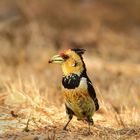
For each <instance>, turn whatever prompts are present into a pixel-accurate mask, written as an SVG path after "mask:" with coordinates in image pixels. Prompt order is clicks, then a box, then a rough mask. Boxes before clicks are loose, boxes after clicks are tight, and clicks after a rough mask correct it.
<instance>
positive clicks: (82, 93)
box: [49, 48, 99, 132]
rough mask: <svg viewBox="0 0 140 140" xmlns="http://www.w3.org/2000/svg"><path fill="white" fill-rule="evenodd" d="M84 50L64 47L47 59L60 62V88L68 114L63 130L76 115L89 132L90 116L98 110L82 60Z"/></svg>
mask: <svg viewBox="0 0 140 140" xmlns="http://www.w3.org/2000/svg"><path fill="white" fill-rule="evenodd" d="M85 51H86V50H85V49H82V48H72V49H65V50H63V51H61V52H60V53H58V54H57V55H54V56H53V57H52V58H50V60H49V63H56V64H61V67H62V72H63V77H62V84H61V85H62V88H61V90H62V95H63V97H64V100H65V108H66V113H67V115H68V121H67V123H66V124H65V126H64V127H63V130H67V126H68V124H69V123H70V121H71V120H72V118H73V116H76V117H77V120H83V121H86V122H87V123H88V126H89V127H88V130H89V132H90V127H91V125H93V124H94V121H93V118H92V117H93V115H94V113H95V111H97V110H99V103H98V99H97V97H96V92H95V89H94V87H93V84H92V82H91V80H90V79H89V77H88V75H87V70H86V65H85V63H84V60H83V54H84V53H85Z"/></svg>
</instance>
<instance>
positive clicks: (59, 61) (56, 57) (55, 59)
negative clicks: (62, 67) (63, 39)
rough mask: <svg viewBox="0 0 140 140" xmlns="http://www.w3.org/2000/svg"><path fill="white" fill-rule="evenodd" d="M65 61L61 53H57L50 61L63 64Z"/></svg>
mask: <svg viewBox="0 0 140 140" xmlns="http://www.w3.org/2000/svg"><path fill="white" fill-rule="evenodd" d="M63 62H64V59H63V58H62V57H61V56H60V55H55V56H53V57H52V58H51V59H50V60H49V63H58V64H61V63H63Z"/></svg>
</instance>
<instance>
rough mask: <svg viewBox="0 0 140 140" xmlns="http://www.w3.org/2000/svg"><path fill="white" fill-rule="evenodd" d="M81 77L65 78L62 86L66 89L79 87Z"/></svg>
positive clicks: (71, 75) (75, 75)
mask: <svg viewBox="0 0 140 140" xmlns="http://www.w3.org/2000/svg"><path fill="white" fill-rule="evenodd" d="M80 79H81V77H80V76H78V75H77V74H70V75H69V76H64V77H63V79H62V84H63V86H64V88H67V89H74V88H76V87H78V86H79V83H80Z"/></svg>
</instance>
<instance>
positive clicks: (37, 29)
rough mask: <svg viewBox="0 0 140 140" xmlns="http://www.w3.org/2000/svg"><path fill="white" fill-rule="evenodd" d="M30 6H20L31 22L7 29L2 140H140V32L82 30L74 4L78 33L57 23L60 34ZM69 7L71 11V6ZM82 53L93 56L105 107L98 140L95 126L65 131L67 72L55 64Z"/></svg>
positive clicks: (1, 67) (1, 34) (91, 68)
mask: <svg viewBox="0 0 140 140" xmlns="http://www.w3.org/2000/svg"><path fill="white" fill-rule="evenodd" d="M24 2H26V1H24V0H23V3H21V5H20V4H19V6H21V7H20V8H23V11H24V12H25V13H26V12H27V15H28V14H29V15H28V17H27V18H29V19H30V20H29V19H28V20H29V21H28V22H27V21H22V20H21V23H22V24H21V23H19V25H18V24H17V23H18V21H17V19H16V21H15V23H16V24H15V23H14V22H13V21H12V24H11V23H10V24H9V23H8V24H7V23H6V24H5V23H4V24H3V25H2V28H1V27H0V50H1V51H0V139H15V140H37V139H39V140H42V139H43V140H45V139H48V140H56V139H60V140H63V139H66V140H67V139H68V140H71V139H78V140H82V139H87V140H92V139H97V140H98V139H110V140H115V139H122V140H123V139H132V140H133V139H139V137H140V125H139V123H140V111H139V106H140V96H139V91H140V84H139V83H140V76H139V75H140V55H139V44H140V40H139V30H136V29H134V30H129V31H128V32H127V33H120V32H115V31H113V30H111V29H110V28H108V27H106V26H103V25H102V23H100V20H99V21H98V19H96V22H95V24H94V26H89V27H87V26H86V27H85V26H84V25H81V27H80V29H79V28H78V29H77V26H76V25H75V24H76V23H75V22H72V21H73V20H72V19H73V18H72V19H71V16H73V12H72V13H69V12H70V11H69V10H70V8H69V6H70V5H67V6H68V11H67V12H68V13H69V16H70V17H68V19H69V18H70V19H69V20H70V21H71V20H72V21H71V23H70V24H72V26H70V27H71V28H69V29H68V30H67V29H66V26H64V25H63V24H61V22H62V20H61V19H59V20H60V21H61V22H60V23H59V21H58V23H59V25H61V26H59V25H58V23H57V25H53V26H56V27H53V26H50V25H49V24H50V23H46V21H45V22H44V21H42V22H37V20H38V19H37V18H36V17H34V16H35V15H34V14H33V15H32V13H30V5H29V7H26V6H24V4H25V5H27V3H24ZM44 2H45V1H44ZM64 4H65V3H64ZM36 5H37V4H36ZM59 6H60V7H61V5H59ZM87 6H88V8H86V7H83V8H84V9H85V11H86V9H88V10H89V11H87V12H89V13H90V12H91V11H90V10H91V9H92V8H91V7H90V6H89V5H87ZM99 6H102V5H100V4H99ZM33 8H35V9H36V6H35V7H33ZM61 8H62V11H63V8H64V6H62V7H61ZM75 8H76V7H75ZM94 8H95V9H94V10H96V9H97V8H96V6H94ZM102 8H103V7H102ZM79 9H82V6H81V7H79ZM38 10H40V9H38ZM47 10H49V9H47ZM50 10H51V7H50ZM66 10H67V8H66ZM104 10H106V8H105V9H104ZM50 12H53V11H50ZM68 13H67V14H68ZM55 14H56V13H54V15H53V16H54V17H55V16H57V14H56V15H55ZM59 14H60V15H61V14H62V15H63V13H58V15H59ZM67 14H66V15H67ZM77 16H78V17H79V18H80V22H81V20H86V21H88V20H89V19H90V18H91V17H90V16H89V17H87V19H85V18H83V19H82V17H83V16H85V17H86V14H85V15H83V16H81V14H80V12H79V13H78V15H77ZM96 16H97V17H98V15H96ZM50 18H52V17H50ZM100 18H101V17H100ZM18 20H20V19H18ZM51 20H54V18H52V19H50V21H51ZM64 20H65V18H64ZM91 21H92V20H91ZM26 22H27V23H26ZM52 22H53V21H52ZM25 23H26V24H25ZM66 24H68V23H66ZM17 25H18V26H17ZM78 25H79V24H78ZM0 26H1V25H0ZM57 27H59V29H58V30H56V29H55V28H57ZM76 29H77V30H76ZM75 46H78V47H83V48H85V49H87V52H86V53H85V55H84V60H85V63H86V65H87V70H88V75H89V77H90V79H91V80H92V81H93V84H94V87H95V89H96V92H97V96H98V99H99V103H100V110H99V111H97V112H96V113H95V115H94V116H93V119H94V122H95V125H94V126H93V127H92V130H91V135H87V124H86V123H85V122H82V121H77V120H76V118H74V119H73V120H72V122H71V123H70V125H69V130H68V131H67V132H65V131H62V128H63V126H64V124H65V123H66V121H67V116H66V113H65V107H64V103H63V98H62V96H61V77H62V72H61V68H60V67H59V66H56V65H49V64H48V60H49V58H50V57H51V56H52V55H54V54H56V53H57V52H58V51H60V50H61V49H63V48H68V47H75ZM25 130H26V131H28V132H25Z"/></svg>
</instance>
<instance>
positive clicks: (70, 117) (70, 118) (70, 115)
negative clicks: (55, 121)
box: [63, 114, 73, 130]
mask: <svg viewBox="0 0 140 140" xmlns="http://www.w3.org/2000/svg"><path fill="white" fill-rule="evenodd" d="M72 118H73V115H72V114H69V120H68V122H67V123H66V125H65V126H64V128H63V130H67V126H68V124H69V123H70V121H71V120H72Z"/></svg>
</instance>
